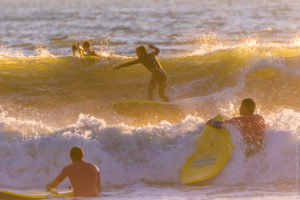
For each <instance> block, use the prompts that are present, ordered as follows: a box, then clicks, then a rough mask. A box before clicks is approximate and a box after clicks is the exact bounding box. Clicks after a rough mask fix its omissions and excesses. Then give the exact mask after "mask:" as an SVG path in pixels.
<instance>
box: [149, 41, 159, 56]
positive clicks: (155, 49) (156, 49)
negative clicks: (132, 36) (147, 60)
mask: <svg viewBox="0 0 300 200" xmlns="http://www.w3.org/2000/svg"><path fill="white" fill-rule="evenodd" d="M148 47H149V48H151V49H153V50H154V51H153V52H152V53H153V54H154V55H155V56H157V55H158V54H159V52H160V50H159V48H157V47H155V46H154V45H152V44H149V45H148Z"/></svg>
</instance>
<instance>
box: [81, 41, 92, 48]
mask: <svg viewBox="0 0 300 200" xmlns="http://www.w3.org/2000/svg"><path fill="white" fill-rule="evenodd" d="M82 46H83V48H91V43H90V41H88V40H86V41H84V42H83V45H82Z"/></svg>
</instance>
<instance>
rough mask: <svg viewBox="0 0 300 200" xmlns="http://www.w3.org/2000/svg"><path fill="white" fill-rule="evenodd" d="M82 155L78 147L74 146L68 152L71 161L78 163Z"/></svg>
mask: <svg viewBox="0 0 300 200" xmlns="http://www.w3.org/2000/svg"><path fill="white" fill-rule="evenodd" d="M83 156H84V153H83V149H82V148H81V147H80V146H75V147H73V148H72V149H71V151H70V157H71V159H72V161H80V160H82V159H83Z"/></svg>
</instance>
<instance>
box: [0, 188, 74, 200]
mask: <svg viewBox="0 0 300 200" xmlns="http://www.w3.org/2000/svg"><path fill="white" fill-rule="evenodd" d="M72 196H73V192H71V191H67V192H57V193H55V194H52V193H22V192H10V191H5V190H0V200H35V199H48V198H50V197H72Z"/></svg>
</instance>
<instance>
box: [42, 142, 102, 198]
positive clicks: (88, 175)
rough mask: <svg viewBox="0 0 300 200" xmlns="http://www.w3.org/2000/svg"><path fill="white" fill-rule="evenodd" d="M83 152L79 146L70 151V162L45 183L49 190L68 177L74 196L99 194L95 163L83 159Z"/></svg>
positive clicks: (98, 177)
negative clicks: (51, 179)
mask: <svg viewBox="0 0 300 200" xmlns="http://www.w3.org/2000/svg"><path fill="white" fill-rule="evenodd" d="M83 157H84V152H83V149H82V148H81V147H79V146H75V147H73V148H72V149H71V151H70V158H71V160H72V164H70V165H68V166H66V167H64V168H63V169H62V171H61V173H60V174H59V175H58V176H57V177H56V178H55V179H54V180H53V181H51V182H50V183H49V184H48V185H47V191H49V192H51V191H52V190H53V189H54V188H56V186H57V185H58V184H59V183H61V182H62V181H63V180H64V179H65V178H66V177H68V178H69V180H70V182H71V184H72V187H73V195H74V197H92V196H99V195H100V190H101V188H100V172H99V169H98V168H97V167H96V165H94V164H92V163H88V162H85V161H84V160H83Z"/></svg>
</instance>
